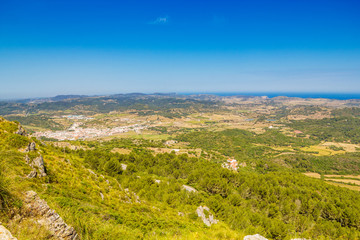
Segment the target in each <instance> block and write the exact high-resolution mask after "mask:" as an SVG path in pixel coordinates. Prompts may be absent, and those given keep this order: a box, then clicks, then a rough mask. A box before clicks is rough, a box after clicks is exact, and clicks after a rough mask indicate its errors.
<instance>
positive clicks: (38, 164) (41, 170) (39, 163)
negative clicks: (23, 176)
mask: <svg viewBox="0 0 360 240" xmlns="http://www.w3.org/2000/svg"><path fill="white" fill-rule="evenodd" d="M30 166H31V167H32V168H33V169H34V170H36V171H37V172H38V177H46V176H47V174H46V169H45V166H44V159H43V157H42V156H41V155H40V156H39V157H37V158H35V159H34V160H33V161H32V162H31V163H30Z"/></svg>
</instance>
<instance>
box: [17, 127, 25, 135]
mask: <svg viewBox="0 0 360 240" xmlns="http://www.w3.org/2000/svg"><path fill="white" fill-rule="evenodd" d="M15 134H18V135H21V136H26V131H25V129H24V128H23V127H22V126H19V129H18V130H17V131H16V132H15Z"/></svg>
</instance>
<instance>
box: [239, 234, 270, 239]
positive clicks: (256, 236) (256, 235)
mask: <svg viewBox="0 0 360 240" xmlns="http://www.w3.org/2000/svg"><path fill="white" fill-rule="evenodd" d="M244 240H268V239H267V238H264V237H263V236H261V235H260V234H255V235H247V236H245V237H244Z"/></svg>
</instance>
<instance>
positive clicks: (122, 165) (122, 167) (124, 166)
mask: <svg viewBox="0 0 360 240" xmlns="http://www.w3.org/2000/svg"><path fill="white" fill-rule="evenodd" d="M120 165H121V169H122V170H123V171H125V170H126V168H127V165H126V164H123V163H121V164H120Z"/></svg>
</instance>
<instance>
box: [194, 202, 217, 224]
mask: <svg viewBox="0 0 360 240" xmlns="http://www.w3.org/2000/svg"><path fill="white" fill-rule="evenodd" d="M204 211H207V212H208V215H209V217H208V218H207V217H206V215H205V212H204ZM196 213H197V215H198V217H200V218H201V220H202V221H203V222H204V223H205V225H206V226H208V227H210V226H211V225H212V224H217V223H218V220H216V219H215V218H214V216H213V215H212V214H210V209H209V208H208V207H206V206H203V207H202V206H200V207H198V208H197V209H196Z"/></svg>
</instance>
